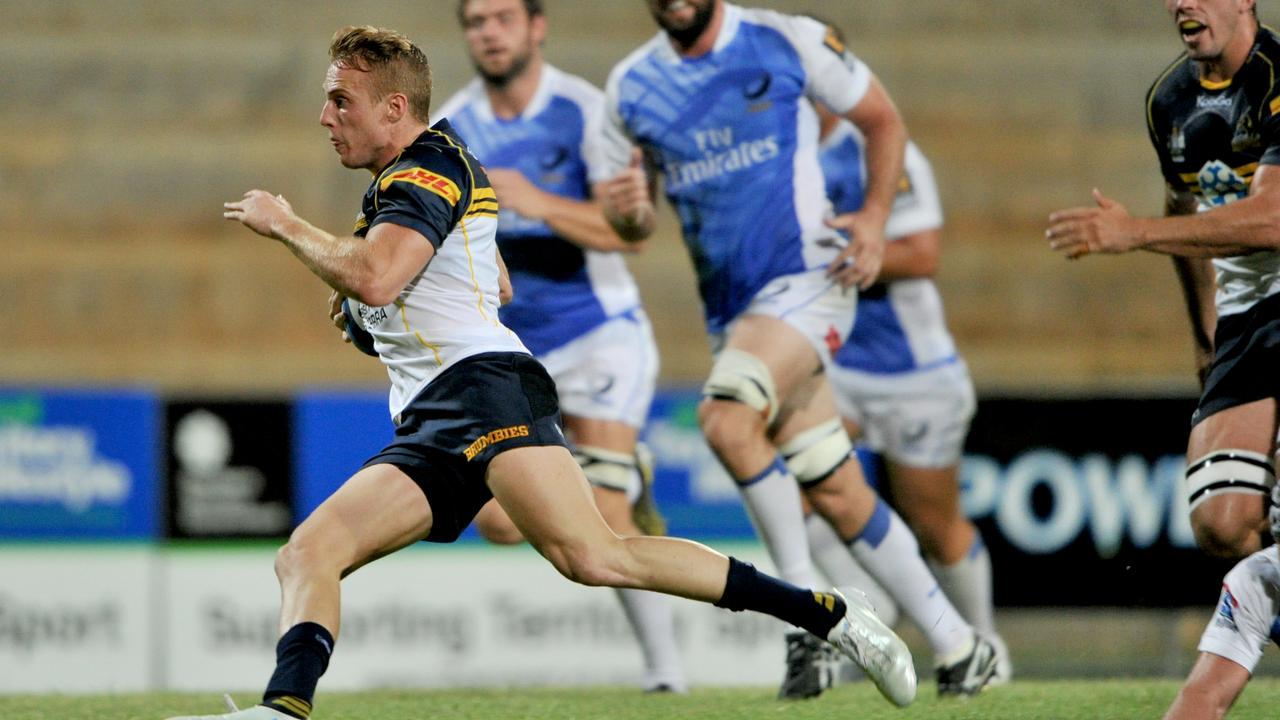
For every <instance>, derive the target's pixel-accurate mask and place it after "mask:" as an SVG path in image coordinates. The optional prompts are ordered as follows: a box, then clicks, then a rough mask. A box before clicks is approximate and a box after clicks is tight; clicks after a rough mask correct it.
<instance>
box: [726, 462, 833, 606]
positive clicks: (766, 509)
mask: <svg viewBox="0 0 1280 720" xmlns="http://www.w3.org/2000/svg"><path fill="white" fill-rule="evenodd" d="M737 483H738V490H739V491H740V492H741V493H742V500H743V502H744V503H746V506H747V515H749V516H750V517H751V524H752V525H754V526H755V528H756V534H758V535H759V536H760V539H761V540H762V541H763V542H764V546H765V548H766V549H767V550H768V551H769V557H770V559H772V560H773V567H774V569H775V570H776V571H777V573H778V577H780V578H782V579H783V580H786V581H787V582H789V583H791V584H792V585H798V586H800V587H804V588H811V587H815V586H817V584H818V577H817V575H816V574H815V573H814V571H813V564H812V563H811V562H810V561H809V544H808V542H807V541H806V537H805V531H804V511H803V510H802V509H801V507H800V487H799V486H798V485H796V480H795V478H794V477H792V475H791V472H790V471H788V470H787V466H786V464H785V463H784V462H783V461H782V458H781V457H778V458H775V459H774V461H773V464H772V465H770V466H769V467H767V468H765V469H764V470H763V471H762V472H761V473H760V474H758V475H756V476H755V477H751V478H747V479H745V480H738V481H737Z"/></svg>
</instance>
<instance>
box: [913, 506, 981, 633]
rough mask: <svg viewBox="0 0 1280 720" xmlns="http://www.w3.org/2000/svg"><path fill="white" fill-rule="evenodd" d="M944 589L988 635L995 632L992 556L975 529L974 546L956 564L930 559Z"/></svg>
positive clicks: (956, 604)
mask: <svg viewBox="0 0 1280 720" xmlns="http://www.w3.org/2000/svg"><path fill="white" fill-rule="evenodd" d="M929 567H930V568H931V569H932V570H933V575H934V577H936V578H938V584H939V585H941V586H942V591H943V592H945V593H946V594H947V597H949V598H951V602H953V603H955V606H956V609H957V610H959V611H960V615H961V616H963V617H964V619H965V620H968V621H969V623H970V624H971V625H973V627H974V628H975V629H976V630H977V631H978V632H981V633H984V634H991V635H993V634H995V630H996V621H995V613H994V610H993V606H992V602H991V555H990V554H989V553H988V552H987V545H986V543H984V542H982V536H981V535H980V534H978V532H977V531H976V530H975V531H974V534H973V546H972V547H971V548H970V549H969V552H967V553H965V556H964V557H963V558H960V561H959V562H957V563H955V564H954V565H942V564H941V563H938V562H934V561H932V560H931V561H929Z"/></svg>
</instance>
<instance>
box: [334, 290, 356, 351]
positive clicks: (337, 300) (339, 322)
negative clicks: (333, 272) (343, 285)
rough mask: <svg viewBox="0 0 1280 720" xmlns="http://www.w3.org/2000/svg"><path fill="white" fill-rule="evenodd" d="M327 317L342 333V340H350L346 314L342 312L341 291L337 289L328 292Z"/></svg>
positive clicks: (347, 341)
mask: <svg viewBox="0 0 1280 720" xmlns="http://www.w3.org/2000/svg"><path fill="white" fill-rule="evenodd" d="M329 319H330V320H332V321H333V326H334V327H336V328H338V331H339V332H341V333H342V342H346V343H349V342H351V336H350V335H347V316H346V315H343V314H342V293H339V292H338V291H337V290H334V291H333V292H331V293H329Z"/></svg>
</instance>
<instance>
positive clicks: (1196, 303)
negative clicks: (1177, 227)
mask: <svg viewBox="0 0 1280 720" xmlns="http://www.w3.org/2000/svg"><path fill="white" fill-rule="evenodd" d="M1195 212H1196V199H1195V196H1194V195H1192V194H1191V193H1189V192H1186V191H1181V190H1175V189H1174V188H1172V187H1170V188H1167V192H1166V195H1165V207H1164V214H1165V217H1178V216H1185V215H1194V214H1195ZM1172 260H1173V269H1174V272H1176V273H1177V275H1178V285H1179V287H1181V288H1182V298H1183V302H1184V303H1185V304H1186V306H1187V317H1188V319H1189V320H1190V323H1191V342H1192V345H1193V349H1194V352H1195V363H1196V375H1197V376H1198V377H1199V379H1200V384H1201V387H1203V386H1204V381H1205V378H1206V376H1207V373H1208V370H1209V366H1210V365H1211V364H1212V362H1213V334H1214V331H1215V330H1216V329H1217V325H1218V311H1217V308H1216V307H1215V306H1214V292H1215V290H1216V289H1217V288H1216V281H1215V277H1214V271H1213V263H1211V262H1210V261H1209V259H1208V258H1189V257H1181V256H1177V255H1175V256H1173V258H1172Z"/></svg>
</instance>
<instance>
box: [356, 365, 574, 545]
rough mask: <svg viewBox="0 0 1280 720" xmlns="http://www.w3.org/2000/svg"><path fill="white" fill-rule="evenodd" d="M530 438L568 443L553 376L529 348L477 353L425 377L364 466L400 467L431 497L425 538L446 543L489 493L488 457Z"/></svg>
mask: <svg viewBox="0 0 1280 720" xmlns="http://www.w3.org/2000/svg"><path fill="white" fill-rule="evenodd" d="M534 445H560V446H562V447H567V444H566V442H565V439H564V434H563V433H562V432H561V431H560V408H559V405H558V404H557V403H556V386H555V383H554V382H552V380H551V377H550V376H549V375H547V371H546V370H544V369H543V368H542V365H541V364H539V363H538V361H537V360H534V359H533V358H532V357H530V356H528V355H525V354H523V353H508V352H495V353H482V354H480V355H476V356H473V357H469V358H467V359H465V360H461V361H459V362H458V364H456V365H454V366H452V367H450V368H448V369H446V370H445V371H444V372H442V373H440V375H439V376H437V377H436V378H435V379H434V380H432V381H431V382H430V383H429V384H428V385H427V387H426V388H424V389H423V391H422V392H421V393H419V395H418V396H417V397H415V398H414V399H413V401H412V402H411V403H409V406H408V407H406V408H405V409H404V410H403V411H402V412H401V413H400V416H399V422H398V424H397V425H396V434H395V439H394V440H392V441H391V444H390V445H388V446H387V447H385V448H383V449H382V451H381V452H379V453H378V454H377V455H374V456H373V457H372V458H369V460H368V461H367V462H365V464H364V467H369V466H370V465H378V464H389V465H395V466H396V467H398V468H400V469H401V470H403V471H404V472H405V474H406V475H408V476H409V477H410V478H412V479H413V481H414V482H415V483H417V485H418V487H420V488H422V492H423V493H424V494H425V495H426V496H427V502H429V503H431V512H432V515H433V516H434V520H433V522H432V525H431V532H430V533H429V534H428V535H427V537H426V538H425V539H426V540H427V541H428V542H453V541H454V540H456V539H458V536H459V535H460V534H462V531H463V530H465V529H466V527H467V525H469V524H471V521H472V520H473V519H474V518H475V516H476V513H477V512H479V511H480V508H481V507H482V506H483V505H484V504H485V503H486V502H488V501H489V499H490V498H492V497H493V495H492V494H491V493H490V492H489V486H488V485H487V484H486V483H485V472H486V470H487V469H488V467H489V462H490V461H491V460H493V458H494V457H495V456H497V455H498V453H501V452H503V451H504V450H511V449H512V448H518V447H527V446H534Z"/></svg>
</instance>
